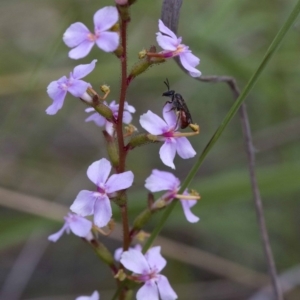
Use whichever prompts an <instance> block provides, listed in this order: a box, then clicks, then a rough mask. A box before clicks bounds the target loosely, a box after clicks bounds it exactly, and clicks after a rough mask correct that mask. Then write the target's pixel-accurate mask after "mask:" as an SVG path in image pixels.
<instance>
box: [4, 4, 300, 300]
mask: <svg viewBox="0 0 300 300" xmlns="http://www.w3.org/2000/svg"><path fill="white" fill-rule="evenodd" d="M295 2H296V1H294V0H293V1H292V0H263V1H261V0H260V1H258V0H244V1H241V0H225V1H224V0H201V1H196V0H194V1H193V0H186V1H184V3H183V6H182V10H181V16H180V23H179V28H178V34H179V36H183V42H184V43H186V44H187V45H189V46H190V48H191V49H192V51H193V53H194V54H195V55H197V56H199V57H200V58H201V64H200V67H199V69H200V70H201V71H202V73H203V75H230V76H234V77H235V78H236V79H237V81H238V84H239V86H240V87H241V88H242V87H243V86H244V85H245V83H246V81H247V80H248V79H249V77H250V76H251V75H252V73H253V72H254V71H255V69H256V68H257V66H258V64H259V62H260V61H261V59H262V57H263V55H264V53H265V52H266V50H267V47H268V46H269V44H270V42H271V41H272V39H273V38H274V36H275V34H276V33H277V31H278V30H279V28H280V26H281V25H282V24H283V22H284V21H285V19H286V18H287V16H288V14H289V13H290V11H291V10H292V7H293V5H294V3H295ZM110 4H113V1H100V0H98V1H96V0H64V1H54V0H52V1H51V0H43V1H38V0H25V1H16V0H15V1H14V0H1V1H0V100H1V101H0V123H1V128H0V130H1V135H0V138H1V143H0V164H1V168H0V201H1V211H0V215H1V217H0V241H1V243H0V253H1V256H0V262H1V269H0V284H1V288H2V291H0V299H9V300H14V299H27V300H29V299H35V300H37V299H39V300H42V299H43V300H46V299H75V296H78V295H83V294H86V295H88V294H91V293H92V291H93V290H95V289H97V290H98V291H100V293H101V295H102V297H101V299H110V298H109V297H110V296H111V295H112V293H113V291H114V288H115V282H114V280H113V279H112V277H111V275H110V272H109V270H108V268H107V267H106V266H105V265H104V264H103V263H102V262H99V261H98V259H97V257H96V256H95V255H94V253H93V251H92V250H91V249H89V248H88V246H87V245H86V244H84V243H83V242H82V241H81V240H80V239H78V238H76V237H75V236H73V235H70V236H64V237H63V238H61V240H59V241H58V242H57V243H56V244H49V243H48V241H47V236H48V235H49V234H50V233H53V232H55V231H57V230H58V229H59V228H60V227H61V226H62V222H54V221H53V220H52V219H55V218H56V219H57V220H60V219H61V213H62V214H64V213H65V211H64V209H62V210H60V207H58V209H57V211H58V213H57V214H55V213H53V211H52V210H51V209H52V208H53V206H51V205H48V204H50V203H55V204H60V205H64V206H65V207H68V206H70V204H71V203H72V202H73V200H74V198H75V197H76V195H77V193H78V192H79V191H80V190H81V189H91V188H93V186H92V183H91V182H89V180H88V179H87V178H86V175H85V173H86V169H87V167H88V166H89V165H90V164H91V163H92V162H93V161H95V160H98V159H100V158H102V157H105V156H106V150H105V147H104V143H103V138H102V134H101V130H100V129H99V128H98V127H96V126H95V125H94V124H92V123H85V122H84V120H85V118H86V116H87V115H86V113H85V112H84V109H85V107H84V106H83V105H82V103H80V101H76V99H74V98H73V97H72V96H70V95H68V96H67V98H66V101H65V105H64V107H63V109H62V110H60V111H59V112H58V113H57V115H55V116H48V115H46V114H45V109H46V108H47V107H48V106H49V105H50V104H51V99H50V98H49V97H48V96H47V94H46V87H47V85H48V84H49V82H50V81H52V80H55V79H58V78H60V77H61V76H63V75H68V74H69V72H70V71H71V70H72V69H73V68H74V66H76V65H77V64H78V63H89V62H90V61H91V60H92V59H94V58H97V59H98V63H97V68H96V70H95V71H94V72H93V73H92V74H90V75H89V76H88V77H87V80H88V81H89V82H91V83H92V84H93V86H94V88H96V87H97V86H99V85H101V84H103V83H106V84H108V85H110V87H111V90H112V91H111V95H110V96H109V99H108V100H114V99H117V97H118V95H119V83H120V68H119V62H118V60H117V59H116V58H115V57H114V56H113V55H111V54H107V53H103V52H101V51H100V50H99V49H98V48H96V47H94V49H93V50H92V52H91V53H90V55H89V56H88V57H86V58H84V59H82V60H80V61H79V62H78V61H73V60H71V59H69V58H68V55H67V53H68V50H69V49H68V48H67V47H66V46H65V45H64V43H63V42H62V34H63V32H64V31H65V30H66V28H67V27H68V26H69V25H70V24H71V23H74V22H76V21H81V22H83V23H84V24H86V25H87V26H88V27H89V28H90V29H93V22H92V17H93V14H94V12H95V11H96V10H98V9H99V8H101V7H103V6H105V5H110ZM161 4H162V1H156V0H155V1H154V0H153V1H143V0H139V1H137V3H136V4H135V5H134V6H133V7H132V9H131V13H132V22H131V23H130V26H129V35H128V41H129V42H128V43H129V49H128V50H129V67H130V66H132V65H134V63H135V62H136V61H137V53H138V52H139V51H140V50H142V49H143V48H146V47H149V46H150V45H155V44H156V41H155V33H156V32H157V31H158V28H157V20H158V18H159V17H160V11H161ZM299 48H300V21H299V20H298V21H297V22H296V24H295V25H294V26H293V28H292V29H291V30H290V32H289V33H288V34H287V36H286V37H285V39H284V41H283V44H282V46H281V48H280V49H279V51H278V52H277V54H276V55H275V56H274V58H273V60H272V61H271V63H270V65H269V66H268V67H267V69H266V70H265V72H264V73H263V75H262V76H261V78H260V80H259V82H258V84H257V85H256V86H255V88H254V90H253V91H252V92H251V94H250V95H249V97H248V98H247V100H246V103H247V108H248V113H249V118H250V122H251V127H252V131H253V138H254V143H255V147H256V150H257V173H258V179H259V186H260V188H261V193H262V198H263V202H264V207H265V213H266V222H267V227H268V229H269V234H270V239H271V245H272V248H273V251H274V257H275V260H276V265H277V268H278V272H279V274H292V275H290V277H289V278H290V279H288V281H289V283H291V282H294V284H293V286H294V287H293V288H291V290H290V291H289V292H288V293H286V295H285V297H286V299H295V300H296V299H300V289H299V287H298V288H297V287H296V286H297V284H298V285H299V282H300V279H299V278H300V273H299V269H300V264H299V263H300V255H299V253H300V239H299V236H300V218H299V215H300V201H299V197H300V158H299V152H300V151H299V146H300V142H299V137H300V105H299V99H298V98H299V93H300V85H299V75H300V61H299V50H300V49H299ZM166 77H167V78H168V79H169V81H170V83H171V87H172V88H173V89H175V90H176V91H178V92H180V93H181V94H182V95H183V96H184V98H185V99H186V102H187V104H188V106H189V109H190V111H191V112H192V116H193V120H194V121H195V122H197V123H198V124H200V126H201V134H200V135H199V136H197V137H193V138H191V139H190V140H191V143H192V144H193V146H194V148H195V149H196V151H197V152H198V153H201V151H202V149H203V148H204V147H205V145H206V143H207V142H208V141H209V139H210V137H211V136H212V134H213V133H214V131H215V130H216V129H217V127H218V125H219V124H220V122H221V121H222V120H223V118H224V116H225V114H226V113H227V111H228V110H229V108H230V106H231V105H232V103H233V98H232V95H231V92H230V90H229V89H228V87H227V86H226V85H225V84H222V83H220V84H207V83H200V82H197V81H195V80H194V79H193V78H191V77H188V76H187V75H185V74H184V73H183V72H182V71H181V70H180V69H179V68H178V67H177V66H176V64H175V63H174V62H173V61H168V62H167V63H166V64H163V65H160V66H155V67H153V68H151V69H150V70H148V71H147V72H146V73H144V74H143V75H141V76H139V77H138V78H136V80H134V81H133V82H132V84H131V86H130V88H129V91H128V97H127V100H128V101H129V102H130V104H132V105H134V106H135V107H136V109H137V112H136V114H135V115H134V120H133V123H134V125H135V126H136V127H138V128H139V129H140V130H142V129H141V128H140V125H139V122H138V121H139V115H141V114H142V113H145V112H146V111H147V110H152V111H153V112H156V113H158V114H161V109H162V107H163V105H164V103H165V98H163V97H161V94H162V92H164V91H165V86H164V84H163V81H164V80H165V78H166ZM159 147H160V146H159V145H157V144H153V145H147V146H144V147H140V148H138V149H135V150H134V151H133V152H132V153H130V154H129V156H128V161H127V167H128V169H131V170H132V171H133V172H134V173H135V182H134V186H133V188H132V189H131V190H130V191H129V205H130V219H131V220H133V219H134V217H135V216H136V215H137V213H138V212H139V211H140V210H141V209H143V208H144V207H145V205H146V190H145V189H144V187H143V185H144V181H145V178H146V177H148V176H149V174H150V172H151V170H152V169H153V168H157V169H160V170H167V171H170V169H168V168H167V167H165V166H164V165H163V164H162V163H161V161H160V159H159V155H158V151H159ZM195 161H196V158H194V159H189V160H182V159H180V158H178V157H176V159H175V164H176V171H175V173H174V174H175V175H176V176H178V177H179V178H181V179H183V178H184V177H185V176H186V175H187V173H188V171H189V170H190V168H191V167H192V165H193V164H194V163H195ZM191 188H194V189H197V190H198V191H199V193H200V194H201V196H202V200H201V201H200V202H199V204H197V205H196V207H195V208H194V209H193V211H194V212H195V214H196V215H198V216H200V218H201V221H200V222H199V223H197V224H189V223H187V221H186V220H185V218H184V216H183V213H182V210H181V208H180V207H179V206H178V207H176V209H175V211H174V212H173V214H172V216H171V218H170V219H169V220H168V222H167V225H166V227H165V228H164V230H163V232H162V235H163V236H165V237H168V238H169V239H171V240H173V242H176V243H177V244H174V247H171V248H170V247H169V251H168V250H166V252H165V253H164V255H165V256H166V258H167V259H168V261H169V264H168V265H167V267H166V268H165V270H164V272H163V273H164V274H166V275H168V277H169V280H170V282H171V284H172V286H173V288H174V289H175V290H176V292H177V293H178V296H179V299H191V300H193V299H195V300H196V299H226V300H227V299H228V300H229V299H250V297H251V296H253V295H254V293H255V292H257V291H258V290H259V289H260V287H262V286H265V284H266V277H265V275H266V274H267V267H266V262H265V259H264V255H263V250H262V245H261V241H260V235H259V231H258V225H257V222H256V216H255V211H254V205H253V201H252V194H251V189H250V183H249V175H248V170H247V160H246V155H245V151H244V147H243V137H242V131H241V125H240V120H239V118H238V116H237V117H236V118H234V120H233V121H232V122H231V123H230V124H229V126H228V128H227V129H226V131H225V132H224V134H223V136H222V137H221V139H220V140H219V141H218V143H217V144H216V146H215V147H214V149H213V151H212V152H211V153H210V154H209V156H208V157H207V159H206V160H205V163H204V164H203V166H202V167H201V169H200V171H199V172H198V174H197V177H196V178H195V180H194V181H193V182H192V184H191ZM45 201H48V202H45ZM55 207H56V206H55ZM48 208H49V210H48ZM56 208H57V207H56ZM114 208H115V210H116V212H115V214H114V217H115V219H116V220H117V221H119V214H118V211H117V209H116V207H114ZM55 216H56V217H55ZM160 216H161V213H160V214H158V215H157V216H155V217H154V218H153V220H152V221H151V223H150V224H149V225H148V226H147V228H146V229H147V230H149V231H151V228H153V226H154V225H155V223H156V222H157V220H159V217H160ZM117 238H118V236H117ZM104 241H105V243H106V244H107V246H108V247H109V249H110V250H111V251H114V249H116V248H117V247H119V246H120V245H121V242H120V241H117V240H116V239H114V240H112V239H108V238H105V239H104ZM164 242H165V243H166V241H163V242H162V246H163V249H164ZM165 246H166V247H165V249H167V248H168V247H167V244H166V245H165ZM187 246H188V247H187ZM176 254H178V255H177V256H176ZM253 271H256V273H253ZM292 271H293V272H294V273H291V272H292ZM297 272H298V273H297ZM247 276H249V277H247ZM1 296H2V298H1ZM253 299H254V298H253ZM255 299H270V296H266V297H265V298H255Z"/></svg>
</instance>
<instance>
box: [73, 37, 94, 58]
mask: <svg viewBox="0 0 300 300" xmlns="http://www.w3.org/2000/svg"><path fill="white" fill-rule="evenodd" d="M94 44H95V42H93V41H90V40H86V41H83V42H82V43H80V44H79V45H78V46H76V47H75V48H73V49H72V50H70V51H69V57H70V58H72V59H79V58H83V57H86V56H87V55H88V54H89V53H90V51H91V49H92V48H93V46H94Z"/></svg>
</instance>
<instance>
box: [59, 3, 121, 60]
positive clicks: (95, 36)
mask: <svg viewBox="0 0 300 300" xmlns="http://www.w3.org/2000/svg"><path fill="white" fill-rule="evenodd" d="M118 18H119V15H118V10H117V9H116V8H115V7H113V6H106V7H104V8H101V9H99V10H98V11H97V12H96V13H95V14H94V25H95V30H94V31H95V33H91V32H90V31H89V29H88V28H87V27H86V26H85V25H84V24H83V23H81V22H76V23H74V24H72V25H71V26H70V27H69V28H68V29H67V30H66V32H65V33H64V36H63V41H64V42H65V44H66V45H67V46H68V47H70V48H73V49H72V50H70V52H69V57H70V58H73V59H79V58H82V57H85V56H87V55H88V54H89V53H90V51H91V49H92V47H93V46H94V44H95V43H96V44H97V46H98V47H99V48H100V49H101V50H103V51H105V52H113V51H115V50H116V49H117V48H118V46H119V34H118V33H117V32H112V31H109V29H110V28H111V27H112V26H113V25H115V24H116V23H117V22H118Z"/></svg>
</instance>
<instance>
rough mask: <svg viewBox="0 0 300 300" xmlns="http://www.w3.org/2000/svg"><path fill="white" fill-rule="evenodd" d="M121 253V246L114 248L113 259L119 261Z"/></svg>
mask: <svg viewBox="0 0 300 300" xmlns="http://www.w3.org/2000/svg"><path fill="white" fill-rule="evenodd" d="M122 253H123V248H122V247H121V248H118V249H116V251H115V253H114V259H115V261H120V259H121V255H122Z"/></svg>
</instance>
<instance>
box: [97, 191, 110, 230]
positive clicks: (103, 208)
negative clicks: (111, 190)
mask: <svg viewBox="0 0 300 300" xmlns="http://www.w3.org/2000/svg"><path fill="white" fill-rule="evenodd" d="M111 217H112V209H111V205H110V201H109V199H108V197H107V196H106V195H105V196H102V197H101V198H100V197H99V198H97V200H96V202H95V211H94V223H95V225H96V226H98V227H100V228H101V227H104V226H106V225H107V224H108V222H109V221H110V219H111Z"/></svg>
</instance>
